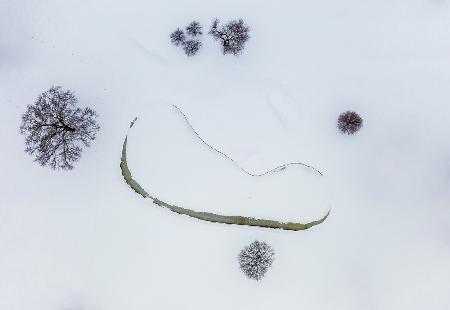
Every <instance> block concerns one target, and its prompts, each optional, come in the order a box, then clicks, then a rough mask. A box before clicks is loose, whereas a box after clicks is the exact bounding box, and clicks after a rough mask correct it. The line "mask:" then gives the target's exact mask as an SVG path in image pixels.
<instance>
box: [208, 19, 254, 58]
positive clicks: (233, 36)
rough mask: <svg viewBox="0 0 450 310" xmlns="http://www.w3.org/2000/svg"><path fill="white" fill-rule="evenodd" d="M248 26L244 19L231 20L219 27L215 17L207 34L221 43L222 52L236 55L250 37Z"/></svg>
mask: <svg viewBox="0 0 450 310" xmlns="http://www.w3.org/2000/svg"><path fill="white" fill-rule="evenodd" d="M249 32H250V28H249V27H248V26H247V25H245V24H244V21H243V20H242V19H241V18H240V19H239V20H233V21H231V22H229V23H228V24H226V25H224V26H221V27H220V28H219V20H218V19H215V20H214V21H213V23H212V25H211V29H210V30H209V34H210V35H212V37H213V38H214V39H215V40H216V41H219V42H220V43H221V44H222V49H223V54H224V55H225V54H233V55H235V56H238V55H239V54H240V53H241V52H242V50H243V49H244V46H245V42H247V40H248V39H249V38H250V35H249Z"/></svg>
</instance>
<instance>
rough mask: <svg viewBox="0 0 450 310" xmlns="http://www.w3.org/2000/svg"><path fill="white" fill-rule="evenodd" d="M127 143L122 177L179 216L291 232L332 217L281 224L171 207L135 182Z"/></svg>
mask: <svg viewBox="0 0 450 310" xmlns="http://www.w3.org/2000/svg"><path fill="white" fill-rule="evenodd" d="M135 121H136V119H134V121H133V122H132V123H131V125H130V128H131V127H133V125H134V122H135ZM127 142H128V135H127V136H125V140H124V142H123V145H122V157H121V161H120V169H121V171H122V176H123V178H124V180H125V182H126V183H127V184H128V185H129V186H130V187H131V188H132V189H133V190H134V191H135V192H136V193H138V194H139V195H141V196H142V197H143V198H149V199H151V200H152V201H153V203H154V204H156V205H158V206H160V207H163V208H167V209H169V210H170V211H172V212H175V213H178V214H184V215H187V216H189V217H193V218H196V219H199V220H202V221H208V222H213V223H222V224H230V225H244V226H257V227H262V228H273V229H283V230H291V231H299V230H306V229H309V228H311V227H313V226H316V225H319V224H321V223H323V222H324V221H325V220H326V219H327V218H328V216H329V215H330V211H328V212H327V213H326V214H325V215H324V216H323V217H322V218H320V219H318V220H316V221H312V222H309V223H297V222H279V221H274V220H267V219H257V218H252V217H245V216H238V215H237V216H235V215H221V214H215V213H210V212H199V211H195V210H191V209H186V208H182V207H178V206H175V205H171V204H169V203H167V202H164V201H162V200H160V199H158V198H157V197H153V196H151V195H150V194H149V193H148V192H147V191H145V189H144V188H143V187H142V186H141V185H140V184H139V183H138V182H137V181H136V180H135V179H133V177H132V175H131V171H130V169H129V168H128V162H127Z"/></svg>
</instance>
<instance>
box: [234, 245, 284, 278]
mask: <svg viewBox="0 0 450 310" xmlns="http://www.w3.org/2000/svg"><path fill="white" fill-rule="evenodd" d="M274 255H275V252H274V251H273V249H272V247H271V246H269V245H268V244H267V243H265V242H260V241H258V240H256V241H254V242H253V243H251V244H250V245H248V246H246V247H245V248H244V249H243V250H242V251H241V253H239V256H238V260H239V266H240V268H241V270H242V271H243V272H244V274H245V275H246V276H247V277H249V278H250V279H253V280H257V281H259V280H261V279H262V278H263V277H264V275H265V274H266V272H267V270H268V269H269V268H270V266H272V263H273V260H274Z"/></svg>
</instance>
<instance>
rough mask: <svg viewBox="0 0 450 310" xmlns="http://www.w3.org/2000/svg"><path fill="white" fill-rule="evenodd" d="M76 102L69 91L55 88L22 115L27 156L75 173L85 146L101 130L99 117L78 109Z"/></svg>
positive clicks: (52, 166) (45, 93) (89, 110)
mask: <svg viewBox="0 0 450 310" xmlns="http://www.w3.org/2000/svg"><path fill="white" fill-rule="evenodd" d="M76 104H77V98H76V97H75V95H74V94H73V93H72V92H71V91H70V90H66V91H64V90H62V88H61V87H60V86H56V87H55V86H53V87H51V88H50V89H49V90H47V91H45V92H43V93H42V94H41V95H40V96H39V97H38V98H37V100H36V101H35V103H34V104H32V105H28V107H27V110H26V111H25V113H24V114H23V115H22V123H21V125H20V132H21V133H22V134H23V135H25V136H26V138H25V146H26V148H25V152H27V153H29V154H30V155H32V156H34V159H35V161H37V162H38V163H39V164H41V165H42V166H50V167H51V168H53V169H72V168H73V163H74V162H76V161H77V160H78V159H80V157H81V153H82V151H83V146H84V147H88V146H89V145H90V141H92V140H94V139H95V136H96V134H97V132H98V130H99V129H100V126H99V125H98V124H97V122H96V118H97V113H96V112H95V111H94V110H92V109H90V108H84V109H81V108H79V107H76Z"/></svg>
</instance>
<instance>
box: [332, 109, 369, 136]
mask: <svg viewBox="0 0 450 310" xmlns="http://www.w3.org/2000/svg"><path fill="white" fill-rule="evenodd" d="M362 125H363V119H362V118H361V116H359V115H358V114H357V113H356V112H353V111H347V112H344V113H342V114H341V115H339V118H338V124H337V126H338V128H339V130H340V131H341V132H342V133H345V134H348V135H352V134H354V133H356V132H358V131H359V130H360V129H361V127H362Z"/></svg>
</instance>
